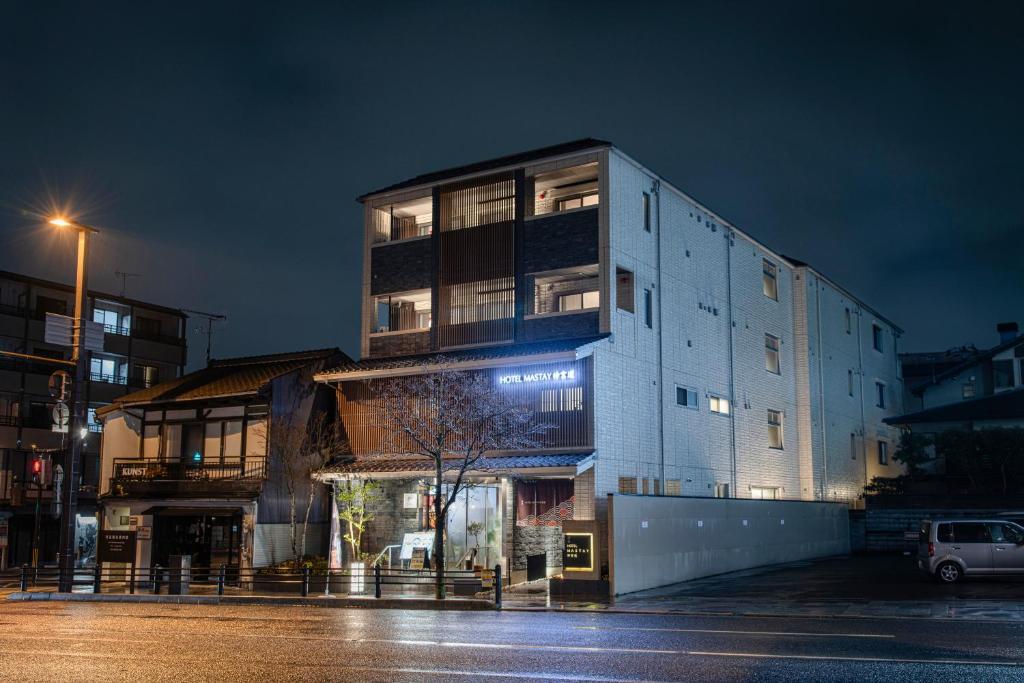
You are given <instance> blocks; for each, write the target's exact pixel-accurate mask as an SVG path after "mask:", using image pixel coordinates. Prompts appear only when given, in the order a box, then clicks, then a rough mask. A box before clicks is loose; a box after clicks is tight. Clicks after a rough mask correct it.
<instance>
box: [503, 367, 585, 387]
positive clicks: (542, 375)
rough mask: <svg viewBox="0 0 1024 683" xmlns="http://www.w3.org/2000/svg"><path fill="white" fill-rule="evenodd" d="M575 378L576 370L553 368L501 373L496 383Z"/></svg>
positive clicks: (563, 380) (560, 380) (552, 380)
mask: <svg viewBox="0 0 1024 683" xmlns="http://www.w3.org/2000/svg"><path fill="white" fill-rule="evenodd" d="M574 379H576V370H555V371H554V372H531V373H528V374H522V375H501V376H500V377H498V384H520V383H522V382H571V381H572V380H574Z"/></svg>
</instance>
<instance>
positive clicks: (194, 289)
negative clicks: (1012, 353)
mask: <svg viewBox="0 0 1024 683" xmlns="http://www.w3.org/2000/svg"><path fill="white" fill-rule="evenodd" d="M207 4H209V5H217V8H211V7H208V6H207ZM843 5H846V3H822V2H811V3H807V4H804V5H798V4H791V3H778V2H772V3H767V2H765V3H750V4H749V5H744V4H740V3H729V2H711V3H707V4H704V3H673V4H665V5H660V4H658V3H636V2H631V3H625V2H624V3H618V4H616V5H607V6H601V5H599V4H598V3H593V2H587V3H578V4H577V3H556V2H552V1H550V0H549V1H547V2H537V3H534V2H523V1H518V2H481V3H466V4H461V3H460V4H447V3H428V2H422V3H419V2H417V3H397V4H392V3H387V2H372V3H363V4H361V5H359V6H351V7H349V6H342V4H341V3H324V4H323V5H318V4H307V3H302V2H275V3H268V6H267V7H261V6H260V3H257V2H247V3H237V4H228V3H196V4H194V5H191V6H189V4H188V3H138V2H133V3H116V2H81V3H77V4H67V5H62V4H60V3H49V2H38V1H35V0H29V1H25V2H17V1H14V2H11V1H8V2H5V3H3V5H2V6H0V269H6V270H14V271H19V272H25V273H29V274H33V275H37V276H40V277H46V278H51V279H60V280H65V281H70V280H71V279H72V277H73V260H72V253H73V248H72V244H71V242H70V240H68V239H67V238H63V239H61V238H57V237H56V236H55V235H54V234H53V232H54V231H53V229H52V228H49V227H42V226H41V225H40V222H39V220H38V218H37V217H38V216H39V215H42V214H43V213H45V212H46V211H47V209H48V207H49V206H50V205H51V204H52V203H56V204H57V205H60V206H71V207H73V213H75V214H76V215H77V217H78V218H79V219H80V220H83V221H85V222H89V223H91V224H94V225H96V226H98V227H100V228H102V230H103V233H102V234H101V235H100V236H99V238H98V239H97V240H96V241H95V245H94V253H93V256H92V260H91V268H92V279H91V283H90V284H91V285H92V286H93V287H95V288H99V289H103V290H106V291H112V292H115V293H116V292H118V291H119V290H120V282H119V280H118V279H117V278H116V277H115V276H114V271H115V270H122V271H129V272H134V273H142V274H143V276H142V277H140V278H132V279H130V280H129V282H128V291H127V293H128V295H129V296H132V297H135V298H140V299H146V300H151V301H154V302H157V303H161V304H164V305H169V306H175V307H184V308H195V309H200V310H207V311H214V312H222V313H226V314H227V315H228V317H229V320H228V322H227V324H226V325H224V326H221V327H218V329H217V332H216V335H215V341H214V356H221V357H224V356H229V355H241V354H255V353H267V352H276V351H287V350H298V349H305V348H319V347H325V346H334V345H338V346H340V347H341V348H342V349H344V350H345V351H347V352H348V353H350V354H352V355H353V356H355V355H357V354H358V349H359V345H358V335H359V295H360V269H361V264H362V258H361V239H362V234H361V220H362V213H361V208H360V205H359V204H358V203H357V202H356V201H355V197H356V196H357V195H359V194H361V193H363V192H366V191H369V190H372V189H374V188H377V187H381V186H384V185H388V184H390V183H393V182H397V181H400V180H403V179H405V178H407V177H410V176H413V175H416V174H419V173H423V172H426V171H431V170H437V169H440V168H445V167H449V166H453V165H458V164H462V163H468V162H472V161H477V160H482V159H486V158H490V157H494V156H499V155H502V154H507V153H512V152H517V151H522V150H526V149H532V148H536V147H541V146H545V145H548V144H554V143H558V142H563V141H567V140H572V139H576V138H582V137H588V136H590V137H597V138H602V139H606V140H611V141H612V142H614V143H615V144H616V145H618V146H619V147H620V148H622V149H623V150H624V151H626V152H627V153H628V154H630V155H631V156H633V157H634V158H636V159H638V160H639V161H641V162H642V163H644V164H645V165H647V166H648V167H649V168H651V169H653V170H655V171H657V172H659V173H660V174H662V175H663V176H664V177H666V178H667V179H669V180H670V181H671V182H672V183H673V184H675V185H676V186H678V187H680V188H682V189H683V190H684V191H686V192H687V193H689V194H690V195H691V196H693V197H695V198H697V199H698V200H700V201H701V202H702V203H704V204H705V205H706V206H708V207H709V208H710V209H712V210H713V211H715V212H717V213H718V214H720V215H722V216H723V217H725V218H726V219H728V220H730V221H731V222H733V223H734V224H735V225H737V226H738V227H740V228H741V229H742V230H744V231H746V232H748V233H750V234H751V235H753V236H754V237H756V238H758V239H760V240H762V241H764V242H765V243H766V244H767V245H768V246H770V247H772V248H773V249H774V250H776V251H779V252H782V253H784V254H789V255H791V256H794V257H797V258H800V259H802V260H805V261H808V262H809V263H811V264H812V265H814V266H816V267H817V268H818V269H819V270H821V271H822V272H823V273H825V274H826V275H828V276H830V277H831V278H833V279H834V280H836V281H837V282H839V283H840V284H842V285H844V286H845V287H847V288H848V289H850V290H851V291H852V292H854V293H855V294H857V295H859V296H860V297H861V298H863V299H864V300H866V301H867V302H869V303H870V304H871V305H873V306H874V307H875V308H877V309H878V310H880V311H881V312H882V313H883V314H885V315H886V316H887V317H889V318H890V319H892V320H893V321H895V322H896V323H897V324H899V325H901V326H902V327H903V328H904V329H905V330H906V335H905V337H904V339H903V342H902V348H903V350H926V349H941V348H946V347H950V346H953V345H958V344H964V343H971V342H973V343H975V344H977V345H979V346H991V345H993V344H994V343H995V342H996V341H997V335H996V332H995V325H996V323H997V322H999V321H1004V320H1009V321H1020V322H1022V323H1024V257H1022V246H1024V219H1022V215H1024V104H1022V94H1021V89H1022V85H1024V68H1022V67H1024V50H1022V49H1021V42H1020V41H1021V38H1020V36H1021V33H1022V31H1024V28H1022V26H1024V10H1022V9H1021V7H1024V6H1022V5H1021V4H1020V3H1014V4H1006V5H997V4H996V3H967V2H964V3H960V5H959V8H957V9H952V8H947V9H943V8H941V7H940V6H938V5H937V4H936V3H918V4H906V5H898V4H897V3H879V4H872V3H867V2H860V3H849V6H848V7H846V9H842V8H841V6H843ZM1014 5H1016V7H1014ZM190 344H191V349H190V355H191V357H192V363H191V366H192V367H195V366H196V364H197V362H201V361H202V356H203V352H204V343H203V342H201V341H200V339H199V337H198V336H197V335H195V334H192V335H190Z"/></svg>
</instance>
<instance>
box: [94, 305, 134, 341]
mask: <svg viewBox="0 0 1024 683" xmlns="http://www.w3.org/2000/svg"><path fill="white" fill-rule="evenodd" d="M92 320H93V322H96V323H99V324H100V325H103V331H104V332H109V333H110V334H123V335H128V334H130V333H131V325H130V324H129V316H127V315H126V316H124V317H123V319H122V316H121V314H120V313H119V312H118V311H113V310H110V309H107V308H93V309H92Z"/></svg>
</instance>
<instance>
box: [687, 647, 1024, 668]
mask: <svg viewBox="0 0 1024 683" xmlns="http://www.w3.org/2000/svg"><path fill="white" fill-rule="evenodd" d="M685 654H688V655H692V656H694V657H735V658H747V659H803V660H811V661H828V662H866V663H873V664H956V665H960V666H965V665H966V666H1011V667H1019V666H1024V662H1014V661H1010V662H996V661H990V660H984V659H976V660H975V659H905V658H902V657H851V656H835V655H775V654H769V653H762V652H702V651H700V650H690V651H688V652H686V653H685Z"/></svg>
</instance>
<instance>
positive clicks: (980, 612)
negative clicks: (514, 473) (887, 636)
mask: <svg viewBox="0 0 1024 683" xmlns="http://www.w3.org/2000/svg"><path fill="white" fill-rule="evenodd" d="M506 607H507V608H511V609H556V610H559V609H564V610H587V611H590V610H593V611H606V610H607V611H621V612H657V613H669V614H671V613H675V614H718V615H746V616H802V617H827V618H842V617H861V618H877V617H895V618H927V619H953V620H974V621H1013V622H1017V623H1024V577H1021V578H1010V579H1003V578H1000V579H992V578H987V579H968V580H967V581H964V582H962V583H959V584H955V585H952V586H948V585H944V584H940V583H938V582H937V581H934V580H933V579H931V578H930V577H928V576H926V575H925V574H923V573H921V572H919V571H918V570H917V567H916V558H913V557H909V556H901V555H897V556H893V555H885V556H858V557H845V558H829V559H825V560H815V561H808V562H794V563H790V564H785V565H775V566H772V567H763V568H760V569H750V570H747V571H742V572H734V573H732V574H723V575H721V576H712V577H708V578H705V579H697V580H695V581H688V582H686V583H678V584H674V585H671V586H665V587H662V588H655V589H652V590H648V591H642V592H639V593H631V594H629V595H623V596H619V597H618V598H616V599H615V600H614V601H613V602H611V603H610V604H609V603H558V602H554V601H550V600H549V599H548V598H547V596H546V595H543V594H541V595H537V594H522V593H519V594H517V593H515V592H512V593H510V594H509V596H508V598H507V599H506Z"/></svg>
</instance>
